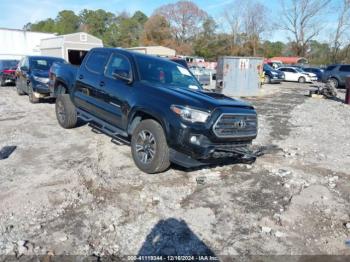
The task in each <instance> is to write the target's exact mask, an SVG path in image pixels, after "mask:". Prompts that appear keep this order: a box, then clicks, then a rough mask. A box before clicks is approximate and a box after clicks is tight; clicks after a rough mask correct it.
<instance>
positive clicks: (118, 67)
mask: <svg viewBox="0 0 350 262" xmlns="http://www.w3.org/2000/svg"><path fill="white" fill-rule="evenodd" d="M51 74H52V75H54V76H53V78H54V79H55V81H54V83H53V85H54V90H55V92H56V94H57V99H56V116H57V120H58V123H59V124H60V125H61V126H62V127H63V128H73V127H75V126H76V125H77V121H78V118H80V119H82V120H83V121H86V122H89V123H90V125H92V127H93V128H95V129H97V130H99V131H101V132H103V133H105V134H107V135H109V136H111V137H112V138H114V139H116V140H119V141H120V140H122V141H123V142H124V143H130V144H131V152H132V156H133V159H134V162H135V164H136V165H137V167H138V168H139V169H141V170H142V171H144V172H146V173H158V172H162V171H164V170H166V169H167V168H168V167H169V165H170V163H171V162H173V163H176V164H178V165H182V166H185V167H193V166H201V165H203V164H208V163H210V162H212V161H215V163H220V161H223V160H225V159H226V160H227V159H232V158H234V157H242V156H248V155H249V153H247V152H249V150H248V148H249V145H250V144H251V142H252V140H253V139H254V138H255V137H256V135H257V115H256V111H255V110H254V108H253V106H251V105H249V104H247V103H245V102H243V101H241V100H236V99H233V98H229V97H226V96H224V95H222V94H217V93H213V92H205V91H204V90H203V88H202V86H201V85H200V83H199V82H198V80H197V79H196V78H195V77H193V75H192V74H191V73H190V72H189V70H188V69H187V68H186V67H184V66H182V65H180V64H178V63H175V62H172V61H169V60H168V59H165V58H159V57H154V56H149V55H145V54H141V53H136V52H131V51H127V50H123V49H119V48H118V49H115V48H94V49H91V51H89V53H88V54H87V56H86V57H85V58H84V60H83V63H82V64H81V66H80V67H79V68H75V67H72V66H69V65H66V64H63V63H62V64H59V65H56V66H55V68H52V69H51ZM250 156H251V154H250Z"/></svg>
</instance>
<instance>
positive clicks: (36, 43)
mask: <svg viewBox="0 0 350 262" xmlns="http://www.w3.org/2000/svg"><path fill="white" fill-rule="evenodd" d="M53 36H55V34H48V33H39V32H30V31H25V30H18V29H9V28H0V59H21V58H22V57H23V56H26V55H40V54H41V53H40V41H41V39H44V38H48V37H53Z"/></svg>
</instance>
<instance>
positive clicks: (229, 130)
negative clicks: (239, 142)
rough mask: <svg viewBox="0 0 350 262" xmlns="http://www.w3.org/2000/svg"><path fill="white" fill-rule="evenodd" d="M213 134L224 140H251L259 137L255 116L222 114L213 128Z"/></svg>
mask: <svg viewBox="0 0 350 262" xmlns="http://www.w3.org/2000/svg"><path fill="white" fill-rule="evenodd" d="M213 132H214V134H215V135H216V136H217V137H222V138H239V137H242V138H251V137H255V136H256V135H257V118H256V115H255V114H221V115H220V116H219V118H218V120H217V121H216V122H215V124H214V126H213Z"/></svg>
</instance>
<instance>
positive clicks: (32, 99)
mask: <svg viewBox="0 0 350 262" xmlns="http://www.w3.org/2000/svg"><path fill="white" fill-rule="evenodd" d="M28 98H29V102H31V103H32V104H37V103H39V102H40V98H37V97H35V96H34V91H33V88H32V86H31V85H29V93H28Z"/></svg>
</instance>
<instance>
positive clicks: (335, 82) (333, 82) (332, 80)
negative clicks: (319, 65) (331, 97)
mask: <svg viewBox="0 0 350 262" xmlns="http://www.w3.org/2000/svg"><path fill="white" fill-rule="evenodd" d="M328 82H329V84H330V85H331V86H332V87H333V88H338V87H339V81H338V79H336V78H334V77H331V78H330V79H329V80H328Z"/></svg>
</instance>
